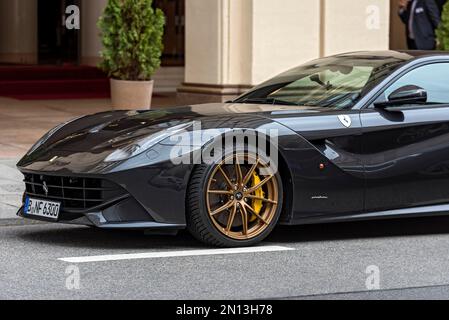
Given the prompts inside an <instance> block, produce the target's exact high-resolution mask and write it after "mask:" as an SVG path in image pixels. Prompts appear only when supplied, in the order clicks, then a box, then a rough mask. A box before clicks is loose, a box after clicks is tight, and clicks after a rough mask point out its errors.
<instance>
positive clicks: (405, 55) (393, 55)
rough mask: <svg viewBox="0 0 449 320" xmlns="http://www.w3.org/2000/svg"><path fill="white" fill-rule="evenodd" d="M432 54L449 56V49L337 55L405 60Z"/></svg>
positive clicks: (340, 55) (363, 52)
mask: <svg viewBox="0 0 449 320" xmlns="http://www.w3.org/2000/svg"><path fill="white" fill-rule="evenodd" d="M432 56H434V57H435V56H437V57H438V56H441V57H443V56H445V57H449V52H448V51H423V50H385V51H359V52H348V53H342V54H338V55H336V57H354V58H361V59H370V58H372V59H376V60H379V59H382V58H384V59H385V60H390V59H398V60H403V61H404V62H407V61H410V60H415V59H419V58H424V57H432Z"/></svg>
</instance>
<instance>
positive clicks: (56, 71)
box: [0, 66, 110, 100]
mask: <svg viewBox="0 0 449 320" xmlns="http://www.w3.org/2000/svg"><path fill="white" fill-rule="evenodd" d="M109 90H110V89H109V79H108V78H107V77H106V75H105V74H104V73H102V72H101V71H100V70H98V69H97V68H94V67H88V66H0V96H3V97H9V98H14V99H19V100H51V99H100V98H109V96H110V92H109Z"/></svg>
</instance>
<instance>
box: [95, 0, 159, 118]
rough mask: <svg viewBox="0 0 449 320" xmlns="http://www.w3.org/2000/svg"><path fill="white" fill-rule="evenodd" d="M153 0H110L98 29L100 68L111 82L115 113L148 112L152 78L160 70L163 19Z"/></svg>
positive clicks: (151, 92)
mask: <svg viewBox="0 0 449 320" xmlns="http://www.w3.org/2000/svg"><path fill="white" fill-rule="evenodd" d="M152 2H153V0H109V1H108V3H107V5H106V8H105V10H104V12H103V15H102V16H101V17H100V20H99V22H98V27H99V28H100V31H101V36H102V43H103V50H102V51H101V57H102V62H101V63H100V65H99V67H100V68H101V69H102V70H103V71H105V72H106V73H107V74H108V76H109V77H110V78H111V99H112V106H113V108H115V109H149V108H150V107H151V97H152V94H153V84H154V82H153V80H152V75H153V74H154V72H155V71H156V69H158V68H159V67H160V64H161V55H162V50H163V45H162V37H163V34H164V25H165V16H164V14H163V12H162V11H161V10H160V9H153V7H152Z"/></svg>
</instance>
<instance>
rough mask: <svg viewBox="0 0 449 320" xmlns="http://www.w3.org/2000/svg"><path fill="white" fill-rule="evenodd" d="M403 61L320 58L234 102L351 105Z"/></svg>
mask: <svg viewBox="0 0 449 320" xmlns="http://www.w3.org/2000/svg"><path fill="white" fill-rule="evenodd" d="M403 62H404V60H402V59H398V58H393V57H379V56H376V57H370V56H361V57H358V56H352V55H348V56H337V57H331V58H324V59H319V60H315V61H313V62H311V63H309V64H305V65H303V66H300V67H298V68H295V69H292V70H290V71H288V72H286V73H283V74H281V75H279V76H278V77H275V78H274V79H272V80H269V81H267V82H265V83H263V84H262V85H260V86H258V87H256V88H254V89H253V90H251V91H250V92H248V93H246V94H244V95H243V96H241V97H239V98H238V99H236V100H235V101H234V102H235V103H260V104H280V105H299V106H312V107H321V108H323V107H327V108H332V109H347V108H352V107H353V106H354V105H355V104H356V103H357V101H358V100H359V99H360V98H362V97H363V96H364V95H365V94H366V93H368V92H369V91H370V90H371V89H372V88H373V87H374V86H375V85H377V84H378V83H379V82H380V81H382V80H383V79H384V78H385V77H387V76H388V75H389V74H390V73H391V72H392V71H393V70H394V69H396V68H397V67H399V66H400V65H401V64H402V63H403Z"/></svg>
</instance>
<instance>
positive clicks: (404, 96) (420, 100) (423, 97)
mask: <svg viewBox="0 0 449 320" xmlns="http://www.w3.org/2000/svg"><path fill="white" fill-rule="evenodd" d="M426 102H427V91H426V90H424V89H423V88H421V87H418V86H414V85H408V86H404V87H401V88H399V89H396V90H395V91H393V92H392V93H391V94H390V95H389V96H388V101H385V102H377V103H375V104H374V106H375V107H376V108H387V107H391V106H401V105H404V104H425V103H426Z"/></svg>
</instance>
